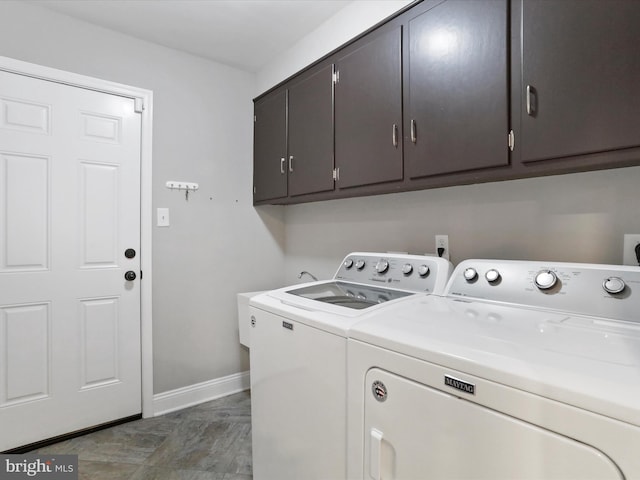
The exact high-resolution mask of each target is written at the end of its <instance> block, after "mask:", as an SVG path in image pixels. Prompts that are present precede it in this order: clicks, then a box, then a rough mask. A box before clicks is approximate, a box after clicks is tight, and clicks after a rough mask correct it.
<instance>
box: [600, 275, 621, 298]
mask: <svg viewBox="0 0 640 480" xmlns="http://www.w3.org/2000/svg"><path fill="white" fill-rule="evenodd" d="M625 287H626V284H625V283H624V280H622V279H621V278H620V277H609V278H606V279H605V280H604V282H603V283H602V288H604V291H605V292H607V293H612V294H616V293H620V292H622V291H623V290H624V289H625Z"/></svg>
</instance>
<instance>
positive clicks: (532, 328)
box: [347, 260, 640, 480]
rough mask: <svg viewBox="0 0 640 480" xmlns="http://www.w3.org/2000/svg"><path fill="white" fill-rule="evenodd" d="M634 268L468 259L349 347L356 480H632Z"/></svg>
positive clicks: (374, 319)
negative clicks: (440, 293)
mask: <svg viewBox="0 0 640 480" xmlns="http://www.w3.org/2000/svg"><path fill="white" fill-rule="evenodd" d="M639 322H640V268H635V267H621V266H606V265H587V264H568V263H540V262H524V261H492V260H467V261H465V262H463V263H461V264H460V265H458V267H457V268H456V269H455V271H454V273H453V275H452V276H451V279H450V281H449V283H448V285H447V289H446V294H445V296H444V297H435V296H430V297H420V298H412V299H408V300H407V301H405V302H402V303H401V304H400V303H399V304H397V305H396V306H394V307H392V308H389V309H387V310H385V311H380V312H378V313H376V314H375V315H372V316H370V317H368V318H367V319H366V320H363V321H362V322H359V323H358V324H357V325H354V327H353V328H352V329H351V330H350V333H349V335H350V338H349V340H348V355H347V362H348V385H349V390H348V478H350V479H356V478H357V479H374V480H375V479H385V480H388V479H402V480H412V479H416V480H417V479H420V480H422V479H431V478H433V479H487V480H500V479H509V480H512V479H536V480H539V479H545V480H546V479H562V480H571V479H573V480H578V479H579V480H585V479H632V478H640V323H639Z"/></svg>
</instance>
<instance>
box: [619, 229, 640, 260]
mask: <svg viewBox="0 0 640 480" xmlns="http://www.w3.org/2000/svg"><path fill="white" fill-rule="evenodd" d="M638 244H640V234H636V235H632V234H625V236H624V247H623V250H622V264H623V265H633V266H634V267H637V266H638V257H636V245H638Z"/></svg>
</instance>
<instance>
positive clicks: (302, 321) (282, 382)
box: [250, 252, 452, 480]
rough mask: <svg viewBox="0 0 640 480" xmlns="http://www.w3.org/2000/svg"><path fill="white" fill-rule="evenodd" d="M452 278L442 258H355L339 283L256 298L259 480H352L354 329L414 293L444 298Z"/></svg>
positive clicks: (254, 399)
mask: <svg viewBox="0 0 640 480" xmlns="http://www.w3.org/2000/svg"><path fill="white" fill-rule="evenodd" d="M451 271H452V266H451V264H450V263H449V262H448V261H447V260H445V259H442V258H438V257H429V256H422V255H400V254H388V253H363V252H356V253H351V254H350V255H348V256H347V257H346V258H345V259H344V260H343V262H342V263H341V265H340V268H339V269H338V271H337V272H336V274H335V276H334V278H333V279H332V280H330V281H320V282H312V283H307V284H303V285H297V286H291V287H287V288H281V289H278V290H274V291H272V292H268V293H264V294H262V295H258V296H256V297H252V298H251V300H250V314H251V322H252V328H251V349H250V359H251V427H252V440H253V442H252V450H253V477H254V479H256V480H303V479H304V480H314V479H318V480H319V479H327V480H329V479H330V480H340V479H344V478H345V477H346V456H345V454H346V346H347V331H348V329H349V328H350V327H351V326H352V325H354V324H356V323H357V322H359V321H360V320H362V319H363V318H366V317H367V316H368V315H371V314H372V313H375V312H381V311H383V310H386V309H389V308H391V307H392V306H393V305H397V304H399V303H401V302H403V301H406V300H407V299H408V298H411V297H412V296H421V297H426V296H429V295H426V294H442V293H443V292H444V287H445V285H446V282H447V280H448V278H449V275H450V274H451Z"/></svg>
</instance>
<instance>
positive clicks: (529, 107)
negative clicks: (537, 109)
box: [527, 85, 533, 115]
mask: <svg viewBox="0 0 640 480" xmlns="http://www.w3.org/2000/svg"><path fill="white" fill-rule="evenodd" d="M531 90H532V88H531V85H527V115H532V114H533V108H532V107H531Z"/></svg>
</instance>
